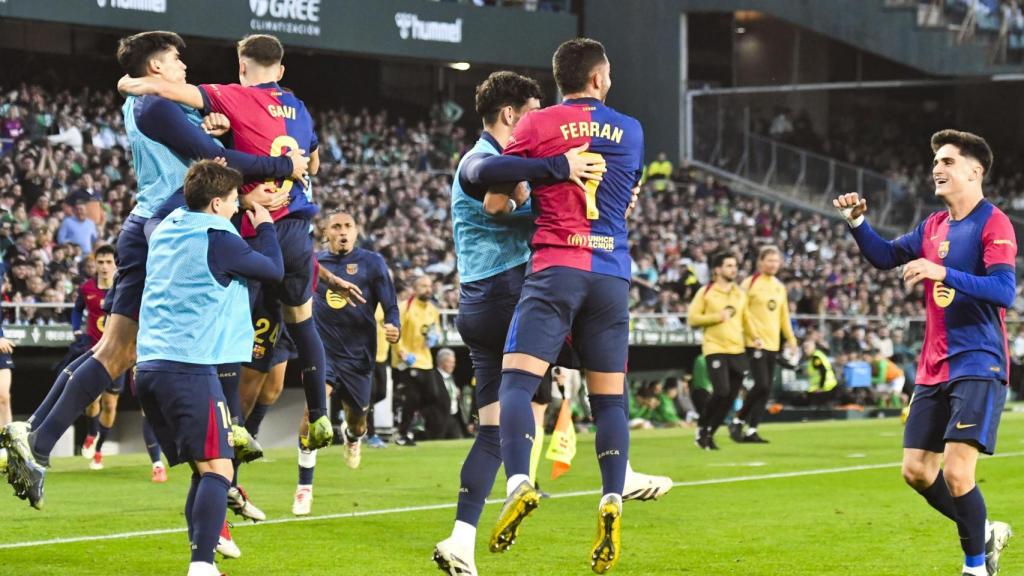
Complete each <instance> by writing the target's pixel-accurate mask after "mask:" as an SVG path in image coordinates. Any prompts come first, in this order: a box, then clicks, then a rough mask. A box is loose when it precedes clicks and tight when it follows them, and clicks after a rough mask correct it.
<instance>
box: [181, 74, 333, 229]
mask: <svg viewBox="0 0 1024 576" xmlns="http://www.w3.org/2000/svg"><path fill="white" fill-rule="evenodd" d="M199 89H200V91H201V92H202V93H203V99H204V100H205V101H206V111H207V112H219V113H221V114H224V115H225V116H227V117H228V120H230V121H231V134H232V138H233V139H234V148H235V149H236V150H239V151H241V152H248V153H250V154H259V155H270V156H283V155H285V154H288V153H289V152H290V151H292V150H295V149H299V150H305V151H306V154H307V155H309V154H311V153H312V152H313V150H316V148H317V146H318V145H319V142H318V141H317V137H316V133H315V132H314V131H313V118H312V117H311V116H310V115H309V112H308V111H307V110H306V105H305V104H304V103H303V102H302V100H299V99H298V98H297V97H296V96H295V95H294V94H292V93H291V92H288V91H287V90H284V89H282V88H281V87H280V86H278V85H277V83H275V82H270V83H267V84H257V85H255V86H242V85H240V84H203V85H201V86H200V87H199ZM268 182H271V183H274V184H275V185H276V186H277V188H278V189H279V190H284V191H287V192H288V193H289V194H288V198H289V203H288V205H287V206H285V207H284V208H281V209H278V210H275V211H274V212H273V213H271V216H272V217H273V218H274V221H275V222H276V221H278V220H280V219H281V218H284V217H285V216H288V215H297V216H304V217H308V218H311V217H313V216H314V215H315V214H316V213H317V207H316V205H315V204H313V202H312V201H311V199H310V198H309V197H307V195H306V191H305V183H304V182H298V181H295V180H292V179H290V178H286V179H282V180H276V181H275V180H269V181H268ZM256 185H257V183H250V184H247V185H246V186H245V187H244V188H243V189H242V190H241V192H242V193H243V194H244V193H246V192H248V191H249V190H252V189H253V188H254V187H255V186H256ZM254 235H255V230H253V228H252V223H251V222H249V219H248V218H242V236H245V237H251V236H254Z"/></svg>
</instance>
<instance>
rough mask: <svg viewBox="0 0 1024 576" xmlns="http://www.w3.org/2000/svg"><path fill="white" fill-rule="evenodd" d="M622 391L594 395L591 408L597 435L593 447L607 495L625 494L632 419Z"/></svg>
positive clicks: (604, 491)
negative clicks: (626, 411) (626, 407)
mask: <svg viewBox="0 0 1024 576" xmlns="http://www.w3.org/2000/svg"><path fill="white" fill-rule="evenodd" d="M622 400H623V398H622V394H591V395H590V411H591V413H592V414H593V415H594V424H595V425H596V426H597V434H596V436H595V438H594V448H595V449H596V451H597V463H598V466H599V467H600V468H601V486H602V489H603V493H604V494H620V495H621V494H622V488H623V484H624V483H625V480H626V463H627V462H628V460H629V421H628V420H627V419H626V414H625V412H624V411H623V410H622Z"/></svg>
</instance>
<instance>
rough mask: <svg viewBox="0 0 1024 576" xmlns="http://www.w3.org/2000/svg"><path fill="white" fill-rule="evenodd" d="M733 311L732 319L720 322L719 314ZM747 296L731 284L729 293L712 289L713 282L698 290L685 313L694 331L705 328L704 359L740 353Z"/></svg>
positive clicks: (742, 346) (743, 349)
mask: <svg viewBox="0 0 1024 576" xmlns="http://www.w3.org/2000/svg"><path fill="white" fill-rule="evenodd" d="M727 308H732V310H733V314H732V316H731V317H730V318H729V319H728V320H726V321H725V322H722V312H723V311H724V310H726V309H727ZM746 309H747V295H746V293H744V292H743V290H742V289H740V287H739V286H737V285H736V284H733V285H732V286H731V287H730V288H729V290H728V291H723V290H720V289H718V288H716V287H715V283H714V282H712V283H710V284H708V285H707V286H705V287H703V288H701V289H700V290H698V291H697V294H696V295H695V296H694V297H693V302H691V303H690V309H689V312H687V322H688V323H689V324H690V326H693V327H694V328H701V327H702V328H704V344H703V346H702V350H703V352H704V355H705V356H708V355H711V354H743V352H744V351H745V347H744V345H743V318H744V316H745V315H746Z"/></svg>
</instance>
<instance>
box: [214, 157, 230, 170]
mask: <svg viewBox="0 0 1024 576" xmlns="http://www.w3.org/2000/svg"><path fill="white" fill-rule="evenodd" d="M210 162H213V163H214V164H217V165H219V166H223V167H225V168H227V167H228V160H227V158H225V157H223V156H217V157H216V158H211V159H210Z"/></svg>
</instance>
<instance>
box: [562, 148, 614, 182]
mask: <svg viewBox="0 0 1024 576" xmlns="http://www.w3.org/2000/svg"><path fill="white" fill-rule="evenodd" d="M589 147H590V144H583V145H582V146H577V147H576V148H571V149H569V151H568V152H566V153H565V159H566V160H568V161H569V180H570V181H571V182H575V183H576V185H577V186H579V187H580V188H583V189H586V186H585V185H584V184H583V181H584V180H597V181H598V182H600V181H601V178H604V173H605V172H607V171H608V166H607V165H606V164H605V161H604V158H602V157H601V156H600V155H599V154H594V153H593V152H587V148H589Z"/></svg>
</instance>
